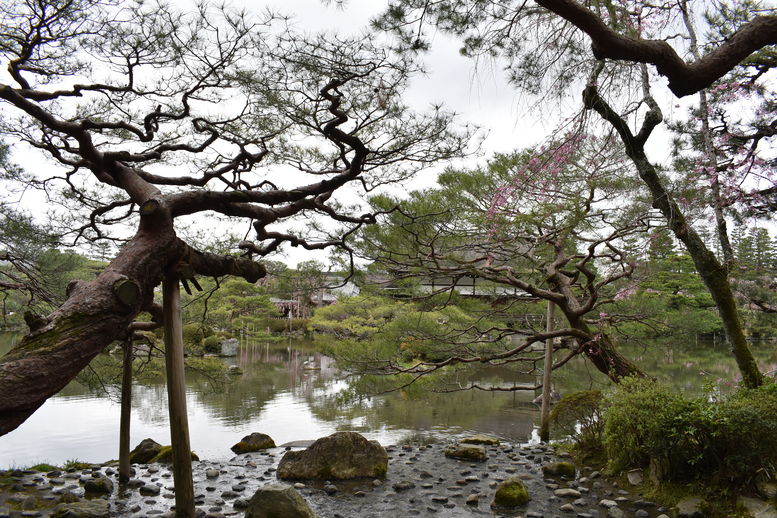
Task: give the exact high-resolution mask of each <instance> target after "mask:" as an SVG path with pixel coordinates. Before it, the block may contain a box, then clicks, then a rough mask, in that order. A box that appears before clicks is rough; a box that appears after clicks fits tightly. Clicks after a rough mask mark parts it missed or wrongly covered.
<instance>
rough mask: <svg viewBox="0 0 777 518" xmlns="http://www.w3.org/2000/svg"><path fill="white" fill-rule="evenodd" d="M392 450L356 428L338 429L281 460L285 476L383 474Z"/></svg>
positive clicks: (341, 477) (281, 475) (281, 473)
mask: <svg viewBox="0 0 777 518" xmlns="http://www.w3.org/2000/svg"><path fill="white" fill-rule="evenodd" d="M387 470H388V454H387V453H386V450H384V449H383V446H381V445H380V444H379V443H378V441H368V440H367V439H366V438H364V436H362V435H360V434H358V433H356V432H336V433H333V434H332V435H330V436H328V437H322V438H320V439H318V440H317V441H315V442H314V443H313V444H311V445H310V447H308V448H307V449H305V450H299V451H289V452H286V454H285V455H284V456H283V458H282V459H281V461H280V463H279V464H278V478H279V479H281V480H311V479H329V480H347V479H352V478H366V477H370V478H375V477H379V478H383V477H385V476H386V471H387Z"/></svg>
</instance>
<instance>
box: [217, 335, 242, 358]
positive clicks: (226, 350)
mask: <svg viewBox="0 0 777 518" xmlns="http://www.w3.org/2000/svg"><path fill="white" fill-rule="evenodd" d="M219 345H220V346H221V353H220V355H219V356H225V357H232V356H237V347H238V345H240V344H239V342H238V341H237V338H227V339H226V340H222V342H221V343H220V344H219Z"/></svg>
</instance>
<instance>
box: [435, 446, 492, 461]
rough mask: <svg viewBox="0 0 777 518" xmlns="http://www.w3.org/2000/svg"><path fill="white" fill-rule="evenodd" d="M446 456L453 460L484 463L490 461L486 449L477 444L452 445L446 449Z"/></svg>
mask: <svg viewBox="0 0 777 518" xmlns="http://www.w3.org/2000/svg"><path fill="white" fill-rule="evenodd" d="M445 456H446V457H448V458H451V459H458V460H467V461H474V462H484V461H485V460H486V459H488V455H486V449H485V448H484V447H482V446H478V445H476V444H451V445H450V446H448V447H447V448H445Z"/></svg>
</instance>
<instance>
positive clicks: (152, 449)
mask: <svg viewBox="0 0 777 518" xmlns="http://www.w3.org/2000/svg"><path fill="white" fill-rule="evenodd" d="M161 449H162V445H161V444H159V443H158V442H156V441H155V440H154V439H143V440H142V441H140V444H138V445H137V446H135V449H134V450H132V451H131V452H130V455H129V460H130V464H147V463H148V461H150V460H151V459H153V458H154V457H156V456H157V455H159V452H160V450H161Z"/></svg>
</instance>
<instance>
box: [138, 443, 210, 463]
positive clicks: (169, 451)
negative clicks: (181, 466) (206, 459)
mask: <svg viewBox="0 0 777 518" xmlns="http://www.w3.org/2000/svg"><path fill="white" fill-rule="evenodd" d="M191 458H192V460H200V458H199V457H198V456H197V454H196V453H194V452H191ZM155 462H159V463H160V464H172V463H173V447H172V446H162V449H160V450H159V453H157V454H156V455H154V457H153V458H152V459H151V460H149V461H148V464H153V463H155Z"/></svg>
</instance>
